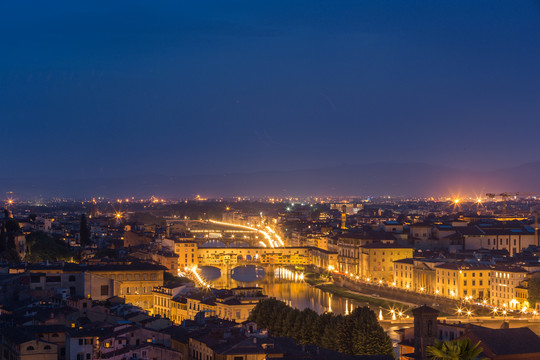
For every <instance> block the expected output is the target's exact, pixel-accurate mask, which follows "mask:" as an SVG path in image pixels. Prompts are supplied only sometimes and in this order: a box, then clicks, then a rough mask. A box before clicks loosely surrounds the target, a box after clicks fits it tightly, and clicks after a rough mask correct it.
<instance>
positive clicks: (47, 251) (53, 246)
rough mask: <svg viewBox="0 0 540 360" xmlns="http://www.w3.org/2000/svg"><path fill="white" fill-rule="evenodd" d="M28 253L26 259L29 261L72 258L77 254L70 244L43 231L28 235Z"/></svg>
mask: <svg viewBox="0 0 540 360" xmlns="http://www.w3.org/2000/svg"><path fill="white" fill-rule="evenodd" d="M26 246H27V249H28V254H27V255H26V258H25V260H27V261H28V262H41V261H46V260H49V261H58V260H70V259H71V257H73V256H75V254H74V252H73V251H71V249H70V247H69V245H68V244H66V243H65V242H64V241H62V240H60V239H57V238H53V237H52V236H50V235H49V234H47V233H44V232H43V231H36V232H33V233H31V234H29V235H28V236H27V237H26Z"/></svg>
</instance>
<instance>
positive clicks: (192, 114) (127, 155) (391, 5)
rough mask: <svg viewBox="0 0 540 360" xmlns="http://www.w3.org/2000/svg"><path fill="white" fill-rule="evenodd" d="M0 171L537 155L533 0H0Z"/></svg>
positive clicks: (491, 164)
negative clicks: (2, 155)
mask: <svg viewBox="0 0 540 360" xmlns="http://www.w3.org/2000/svg"><path fill="white" fill-rule="evenodd" d="M0 48H1V53H0V124H1V127H0V134H1V135H0V137H1V140H2V147H3V149H4V154H6V150H7V156H4V157H3V160H2V163H3V164H2V166H1V169H2V170H1V171H2V172H4V174H0V176H21V177H25V176H37V177H39V176H47V177H51V176H53V177H54V176H60V177H87V176H90V177H93V176H116V175H121V174H124V175H126V174H127V175H132V174H141V173H142V174H152V173H159V174H174V175H181V174H201V173H216V172H235V171H258V170H264V169H272V170H279V169H284V170H285V169H296V168H311V167H317V166H326V165H336V164H337V165H339V164H342V163H367V162H374V161H397V162H407V161H415V162H427V163H438V162H443V163H444V164H446V165H449V166H457V167H463V168H469V169H471V168H482V169H490V168H497V167H504V166H508V165H513V164H519V163H523V162H528V161H536V160H540V151H539V150H540V146H539V145H538V133H539V130H540V115H539V114H540V2H538V1H508V0H507V1H497V0H486V1H471V0H467V1H455V0H454V1H443V0H437V1H433V0H429V1H403V0H396V1H384V0H372V1H360V0H356V1H336V0H329V1H318V0H304V1H294V0H287V1H277V0H272V1H270V0H268V1H262V0H261V1H253V0H250V1H203V0H197V1H178V0H175V1H133V0H130V1H110V0H108V1H96V0H92V1H81V0H77V1H73V0H69V1H59V0H55V1H21V0H1V1H0Z"/></svg>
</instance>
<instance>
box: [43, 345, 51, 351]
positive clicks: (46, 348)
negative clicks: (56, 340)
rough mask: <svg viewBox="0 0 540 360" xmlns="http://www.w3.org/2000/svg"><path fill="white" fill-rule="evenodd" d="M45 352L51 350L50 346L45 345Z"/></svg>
mask: <svg viewBox="0 0 540 360" xmlns="http://www.w3.org/2000/svg"><path fill="white" fill-rule="evenodd" d="M43 350H51V347H50V346H49V345H45V346H44V347H43Z"/></svg>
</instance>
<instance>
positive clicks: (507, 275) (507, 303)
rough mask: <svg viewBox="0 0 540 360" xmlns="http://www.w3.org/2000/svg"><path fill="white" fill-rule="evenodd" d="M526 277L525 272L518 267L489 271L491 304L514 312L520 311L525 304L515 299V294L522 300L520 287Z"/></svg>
mask: <svg viewBox="0 0 540 360" xmlns="http://www.w3.org/2000/svg"><path fill="white" fill-rule="evenodd" d="M526 276H527V271H526V270H524V269H523V268H520V267H499V268H495V269H493V270H491V273H490V279H491V299H490V302H491V304H492V305H495V306H502V307H507V308H510V309H516V310H520V309H522V308H523V307H524V306H525V305H527V304H524V303H523V302H520V301H519V300H518V299H517V293H518V292H519V293H520V295H521V296H520V299H522V300H523V297H522V294H521V293H522V291H521V288H520V286H521V285H522V283H523V282H524V281H525V279H526ZM527 307H528V306H527Z"/></svg>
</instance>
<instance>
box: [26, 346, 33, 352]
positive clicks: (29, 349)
mask: <svg viewBox="0 0 540 360" xmlns="http://www.w3.org/2000/svg"><path fill="white" fill-rule="evenodd" d="M26 350H28V351H32V350H34V347H33V346H28V347H27V348H26Z"/></svg>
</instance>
